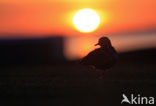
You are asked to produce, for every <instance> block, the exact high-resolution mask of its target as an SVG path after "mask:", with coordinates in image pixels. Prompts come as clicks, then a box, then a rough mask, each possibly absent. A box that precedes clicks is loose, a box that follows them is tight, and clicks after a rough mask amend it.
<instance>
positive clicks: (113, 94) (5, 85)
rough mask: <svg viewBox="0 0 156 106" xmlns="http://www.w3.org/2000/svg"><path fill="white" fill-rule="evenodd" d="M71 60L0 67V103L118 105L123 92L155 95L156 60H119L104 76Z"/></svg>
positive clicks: (85, 105)
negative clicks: (99, 77)
mask: <svg viewBox="0 0 156 106" xmlns="http://www.w3.org/2000/svg"><path fill="white" fill-rule="evenodd" d="M97 76H99V72H96V71H95V70H93V69H92V68H89V67H84V66H80V65H78V64H76V63H75V62H72V63H64V64H57V65H34V66H26V65H20V66H10V67H2V68H0V105H1V106H3V105H7V104H10V105H13V104H20V105H24V104H26V105H29V106H47V105H48V106H49V105H50V106H104V105H105V106H113V105H114V106H118V105H120V103H121V100H122V94H123V93H124V94H126V95H127V96H129V95H130V94H135V95H136V96H137V95H138V94H140V95H141V96H154V97H156V91H155V89H156V67H155V64H154V63H147V62H142V63H140V62H122V61H119V62H118V63H117V64H116V66H114V67H113V68H112V69H111V70H110V71H108V72H105V73H104V75H103V78H102V79H101V80H99V79H98V78H97Z"/></svg>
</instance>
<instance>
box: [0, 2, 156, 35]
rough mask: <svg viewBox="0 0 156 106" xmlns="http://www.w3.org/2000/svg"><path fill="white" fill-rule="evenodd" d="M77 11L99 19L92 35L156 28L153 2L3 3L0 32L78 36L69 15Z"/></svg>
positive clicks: (155, 13)
mask: <svg viewBox="0 0 156 106" xmlns="http://www.w3.org/2000/svg"><path fill="white" fill-rule="evenodd" d="M81 8H92V9H95V10H97V12H98V13H99V14H100V16H101V19H102V23H101V24H100V26H99V28H98V29H97V30H96V31H95V32H92V34H101V33H109V32H116V31H126V30H133V29H140V28H146V27H147V28H149V27H155V26H156V0H3V1H0V33H24V34H27V33H30V34H63V35H79V34H82V33H80V32H78V31H77V30H76V29H75V28H74V26H73V24H72V16H73V14H74V13H75V12H76V11H78V10H79V9H81ZM0 36H1V37H2V36H3V35H0ZM10 36H12V35H10Z"/></svg>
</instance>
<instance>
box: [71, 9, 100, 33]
mask: <svg viewBox="0 0 156 106" xmlns="http://www.w3.org/2000/svg"><path fill="white" fill-rule="evenodd" d="M73 24H74V26H75V27H76V29H77V30H79V31H80V32H86V33H87V32H93V31H94V30H96V29H97V27H98V26H99V24H100V16H99V15H98V14H97V13H96V12H95V11H94V10H92V9H81V10H79V11H78V12H77V13H76V14H75V15H74V17H73Z"/></svg>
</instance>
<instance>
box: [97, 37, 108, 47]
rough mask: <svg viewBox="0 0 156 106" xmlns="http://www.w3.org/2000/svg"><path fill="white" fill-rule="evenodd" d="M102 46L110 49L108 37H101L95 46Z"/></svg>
mask: <svg viewBox="0 0 156 106" xmlns="http://www.w3.org/2000/svg"><path fill="white" fill-rule="evenodd" d="M97 45H100V46H101V47H110V46H111V42H110V40H109V38H108V37H101V38H100V39H99V41H98V43H97V44H95V46H97Z"/></svg>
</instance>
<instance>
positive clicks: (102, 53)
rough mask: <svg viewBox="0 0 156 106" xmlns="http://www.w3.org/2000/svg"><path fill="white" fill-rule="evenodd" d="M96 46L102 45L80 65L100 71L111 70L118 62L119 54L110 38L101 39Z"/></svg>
mask: <svg viewBox="0 0 156 106" xmlns="http://www.w3.org/2000/svg"><path fill="white" fill-rule="evenodd" d="M96 45H100V48H97V49H95V50H93V51H91V52H90V53H89V54H88V55H87V56H85V57H84V58H83V59H82V60H81V61H80V64H83V65H88V66H92V67H95V68H96V69H100V70H107V69H110V68H111V67H112V66H113V65H114V64H115V63H116V61H117V59H118V54H117V52H116V50H115V49H114V47H113V46H112V45H111V41H110V40H109V38H108V37H101V38H100V39H99V41H98V43H97V44H95V46H96Z"/></svg>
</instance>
